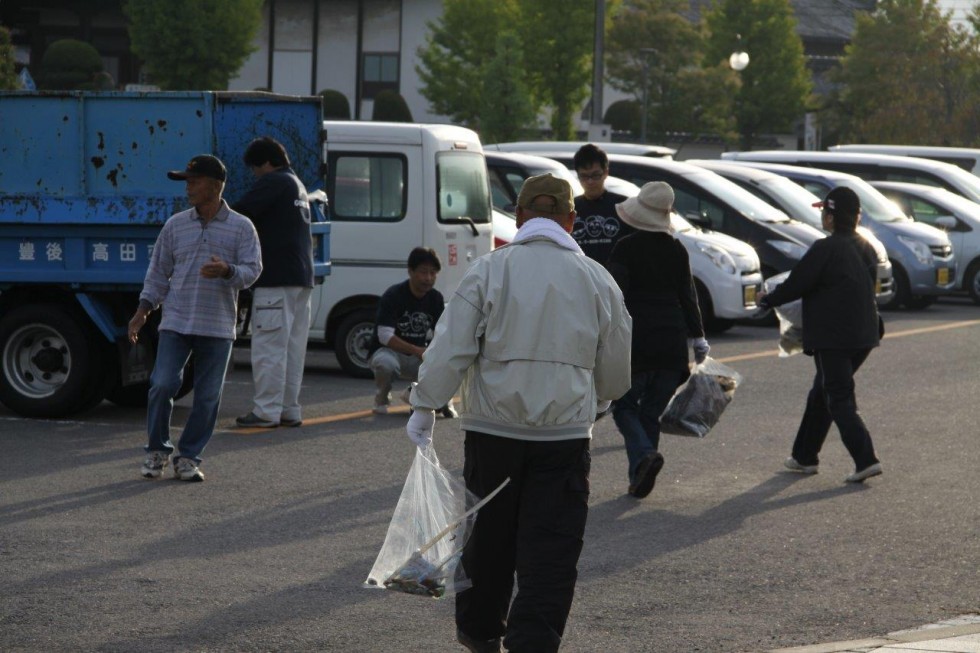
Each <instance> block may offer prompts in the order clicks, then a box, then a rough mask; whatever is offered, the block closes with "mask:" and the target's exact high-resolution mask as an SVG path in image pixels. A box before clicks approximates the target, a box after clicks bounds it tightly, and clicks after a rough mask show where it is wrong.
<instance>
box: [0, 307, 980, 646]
mask: <svg viewBox="0 0 980 653" xmlns="http://www.w3.org/2000/svg"><path fill="white" fill-rule="evenodd" d="M883 316H884V318H885V322H886V326H887V331H888V335H887V337H886V339H885V341H884V342H883V344H882V346H881V347H880V348H879V349H878V350H876V351H875V352H873V353H872V355H871V357H870V358H869V360H868V362H867V363H866V364H865V366H864V367H863V368H862V369H861V371H860V372H859V374H858V376H857V382H858V402H859V405H860V407H861V411H862V415H863V416H864V418H865V420H866V422H867V424H868V426H869V428H870V430H871V433H872V437H873V438H874V440H875V445H876V449H877V451H878V454H879V457H880V458H881V460H882V463H883V466H884V469H885V473H884V475H883V476H882V477H880V478H876V479H872V480H871V481H869V482H868V483H867V484H866V485H864V486H852V485H845V484H844V483H843V482H842V481H843V478H844V476H845V475H847V474H848V473H849V472H851V471H853V470H852V469H851V467H850V458H849V456H848V455H847V453H846V451H845V450H844V448H843V446H842V445H841V443H840V441H839V438H838V437H837V435H836V430H832V432H831V436H830V437H829V438H828V441H827V445H826V446H825V449H824V454H823V456H822V463H821V470H820V473H819V474H817V475H816V476H810V477H804V476H800V475H794V474H792V473H787V472H784V471H783V470H782V461H783V459H784V458H785V457H786V456H787V455H788V453H789V446H790V443H791V441H792V437H793V435H794V434H795V431H796V427H797V424H798V421H799V418H800V415H801V414H802V409H803V403H804V400H805V395H806V392H807V390H808V388H809V385H810V382H811V380H812V362H811V360H810V359H809V358H807V357H805V356H795V357H792V358H789V359H779V358H777V356H776V336H777V334H776V330H775V329H774V328H763V327H748V326H736V327H735V328H733V329H732V330H731V331H728V332H726V333H725V334H722V335H718V336H715V337H714V338H713V339H712V340H711V345H712V352H711V355H712V356H713V357H715V358H718V359H719V360H722V361H725V362H728V364H730V365H731V366H732V367H734V368H735V369H737V370H738V371H739V372H740V373H741V374H742V375H743V376H744V382H743V384H742V386H741V387H740V388H739V389H738V391H737V393H736V397H735V401H734V402H733V403H732V405H731V406H730V407H729V409H728V411H727V412H726V414H725V415H724V417H723V418H722V421H721V423H720V424H719V425H718V426H717V427H716V428H715V430H714V431H713V432H712V433H710V434H709V435H708V436H707V437H706V438H705V439H703V440H695V439H689V438H682V437H675V436H667V435H665V436H664V438H663V441H662V443H661V448H662V451H663V454H664V456H665V458H666V466H665V467H664V471H663V473H662V474H661V475H660V477H659V480H658V483H657V487H656V488H655V489H654V491H653V493H652V494H651V495H650V496H649V497H648V498H647V499H644V500H642V501H638V500H636V499H634V498H632V497H629V496H628V495H627V494H626V479H625V465H626V457H625V453H624V451H623V446H622V439H621V437H620V435H619V434H618V432H617V431H616V429H615V425H614V424H613V423H612V420H611V419H605V420H601V421H600V422H599V423H598V424H597V427H596V434H595V438H594V440H593V445H592V451H593V469H592V494H591V498H590V516H589V526H588V530H587V534H586V543H585V549H584V551H583V554H582V559H581V563H580V577H579V583H578V593H577V596H576V601H575V604H574V606H573V608H572V614H571V618H570V620H569V627H568V630H567V631H566V638H565V643H564V645H563V647H562V650H563V651H568V652H572V653H575V652H578V653H584V652H591V651H612V652H620V651H622V652H635V651H709V652H710V651H718V652H732V651H734V652H745V651H764V650H769V649H774V648H778V647H788V646H794V645H803V644H815V643H819V642H824V641H831V640H843V639H853V638H859V637H867V636H872V635H877V634H882V633H886V632H891V631H895V630H900V629H903V628H911V627H915V626H918V625H920V624H925V623H931V622H936V621H939V620H941V619H944V618H949V617H953V616H956V615H960V614H965V613H969V612H980V595H978V593H977V587H978V586H980V577H978V571H977V560H980V538H978V537H977V533H978V531H980V508H978V502H977V496H980V474H978V473H977V470H978V469H980V447H978V445H977V433H978V426H977V424H978V421H980V411H978V409H977V403H976V397H977V396H980V356H978V351H980V347H978V343H980V307H977V306H975V305H974V304H973V303H972V302H970V301H969V300H968V299H961V298H953V299H943V300H942V301H940V302H939V303H938V304H936V305H934V306H932V307H930V308H928V309H926V310H924V311H918V312H906V311H898V312H887V313H884V314H883ZM234 359H235V365H234V368H233V369H232V370H231V371H230V372H229V375H228V381H227V385H226V389H225V398H224V402H223V405H222V409H221V414H220V417H219V427H218V431H217V432H216V434H215V436H214V438H213V439H212V441H211V444H210V445H209V447H208V449H207V450H206V451H205V454H204V462H203V464H202V470H203V471H204V472H205V474H206V475H207V481H206V482H205V483H201V484H186V483H179V482H175V481H173V480H170V479H169V478H166V480H159V481H146V480H144V479H142V478H141V477H140V476H139V465H140V462H141V460H142V449H141V447H142V445H143V441H144V437H145V435H144V414H143V411H142V410H140V409H125V408H119V407H116V406H114V405H111V404H108V403H103V404H102V405H100V406H98V407H97V408H95V409H94V410H92V411H90V412H88V413H85V414H83V415H79V416H76V417H73V418H70V419H65V420H61V421H56V422H53V421H40V420H28V419H22V418H19V417H17V416H16V415H14V414H12V413H11V412H10V411H8V410H6V409H5V408H2V407H0V441H2V444H3V455H2V456H0V580H2V584H0V650H3V651H68V650H72V651H78V650H83V651H120V652H121V651H133V650H143V651H173V650H178V651H185V650H186V651H358V652H360V651H365V652H373V651H423V650H431V651H455V650H460V647H459V646H458V645H456V644H455V641H454V626H453V622H452V612H453V607H452V601H451V600H442V601H436V600H431V599H424V598H420V597H416V596H408V595H403V594H396V593H391V592H386V591H383V590H369V589H364V588H362V587H361V584H362V582H363V581H364V580H365V578H366V576H367V573H368V571H369V570H370V568H371V565H372V563H373V562H374V558H375V556H376V555H377V552H378V550H379V548H380V546H381V543H382V541H383V539H384V535H385V530H386V528H387V525H388V520H389V518H390V516H391V513H392V511H393V509H394V507H395V503H396V501H397V499H398V496H399V493H400V490H401V486H402V483H403V481H404V479H405V474H406V472H407V470H408V467H409V465H410V463H411V460H412V456H413V445H411V443H410V442H409V441H408V440H407V438H406V437H405V435H404V428H403V427H404V422H405V417H406V416H407V410H405V409H401V410H400V411H393V412H392V413H391V414H389V415H386V416H376V415H373V414H371V412H370V407H371V398H372V395H373V384H372V382H371V381H370V380H363V379H352V378H350V377H347V376H345V375H344V374H343V373H342V372H341V371H340V368H339V366H338V365H337V363H336V360H335V358H334V357H333V355H332V354H331V353H330V352H327V351H323V350H313V351H311V352H310V355H309V357H308V361H309V363H308V366H307V372H306V378H305V385H304V390H303V395H302V400H303V403H304V411H305V413H304V418H305V420H306V423H305V424H304V426H303V427H301V428H296V429H285V428H283V429H273V430H246V431H243V430H236V429H235V428H234V418H235V417H236V416H238V415H242V414H244V413H246V412H247V411H248V409H249V406H250V403H251V390H252V388H251V380H250V379H251V376H250V371H249V369H248V364H247V361H248V351H247V350H246V349H236V351H235V355H234ZM397 390H400V387H398V386H396V391H397ZM396 394H397V392H396ZM189 405H190V402H189V398H185V399H183V400H181V401H180V402H178V408H177V410H176V411H175V424H180V423H182V420H183V418H184V416H186V413H187V409H188V407H189ZM461 445H462V437H461V434H460V433H459V431H458V425H457V424H456V423H454V422H452V421H449V420H443V419H440V420H439V421H438V422H437V425H436V432H435V446H436V450H437V451H438V453H439V455H440V458H441V459H442V461H443V463H444V464H445V465H446V466H447V467H449V468H450V469H453V470H456V471H457V472H458V471H459V470H460V469H461V467H462V446H461Z"/></svg>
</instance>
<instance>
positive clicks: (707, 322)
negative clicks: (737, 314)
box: [694, 279, 735, 333]
mask: <svg viewBox="0 0 980 653" xmlns="http://www.w3.org/2000/svg"><path fill="white" fill-rule="evenodd" d="M694 289H695V290H696V291H697V294H698V306H699V307H700V309H701V321H702V322H703V323H704V330H705V331H706V332H708V333H721V332H723V331H728V330H729V329H731V328H732V327H733V326H734V325H735V320H726V319H725V318H721V317H717V316H716V315H715V305H714V303H712V301H711V293H709V292H708V289H707V288H706V287H705V285H704V284H703V283H701V282H700V281H698V280H697V279H695V280H694Z"/></svg>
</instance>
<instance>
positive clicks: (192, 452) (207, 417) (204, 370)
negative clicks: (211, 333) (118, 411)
mask: <svg viewBox="0 0 980 653" xmlns="http://www.w3.org/2000/svg"><path fill="white" fill-rule="evenodd" d="M231 344H232V340H231V339H230V338H210V337H207V336H189V335H184V334H182V333H177V332H175V331H161V332H160V341H159V343H158V344H157V358H156V363H155V364H154V365H153V373H152V374H151V375H150V394H149V403H148V406H147V415H146V430H147V432H148V434H149V436H150V437H149V444H147V446H146V452H147V453H151V452H153V451H162V452H165V453H167V454H168V455H169V454H171V453H173V451H174V445H173V444H172V443H171V442H170V417H171V416H172V414H173V410H174V396H175V395H176V394H177V391H178V390H180V385H181V382H182V381H183V378H184V365H186V364H187V360H188V359H189V358H190V356H191V354H193V355H194V403H193V405H192V406H191V412H190V415H188V416H187V424H185V425H184V432H183V433H181V435H180V441H179V443H178V447H179V453H178V455H177V458H191V459H192V460H194V462H195V463H199V462H201V458H200V456H201V452H202V451H204V447H206V446H207V444H208V440H210V439H211V434H212V433H214V424H215V422H217V421H218V406H219V404H220V403H221V389H222V387H223V386H224V382H225V372H226V371H227V369H228V361H229V360H231Z"/></svg>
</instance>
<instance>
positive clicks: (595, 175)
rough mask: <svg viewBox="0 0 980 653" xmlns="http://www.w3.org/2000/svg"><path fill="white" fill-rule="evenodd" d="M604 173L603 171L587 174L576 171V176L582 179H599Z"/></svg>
mask: <svg viewBox="0 0 980 653" xmlns="http://www.w3.org/2000/svg"><path fill="white" fill-rule="evenodd" d="M605 175H606V173H605V172H590V173H589V174H584V173H581V172H580V173H578V178H579V179H581V180H582V181H599V180H600V179H602V178H603V177H604V176H605Z"/></svg>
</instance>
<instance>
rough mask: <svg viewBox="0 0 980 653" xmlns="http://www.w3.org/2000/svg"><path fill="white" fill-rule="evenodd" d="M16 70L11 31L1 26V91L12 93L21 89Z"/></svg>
mask: <svg viewBox="0 0 980 653" xmlns="http://www.w3.org/2000/svg"><path fill="white" fill-rule="evenodd" d="M15 70H16V69H15V68H14V48H13V46H12V45H11V44H10V31H9V30H8V29H7V28H6V27H4V26H3V25H0V91H10V90H13V89H16V88H19V87H20V80H19V79H17V73H16V72H15Z"/></svg>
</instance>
